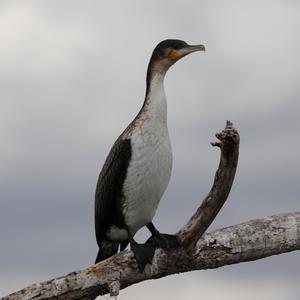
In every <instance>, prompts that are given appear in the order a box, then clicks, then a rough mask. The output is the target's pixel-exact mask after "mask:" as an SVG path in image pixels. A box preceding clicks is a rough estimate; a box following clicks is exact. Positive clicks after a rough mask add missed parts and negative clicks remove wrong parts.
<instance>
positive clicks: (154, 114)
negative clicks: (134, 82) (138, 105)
mask: <svg viewBox="0 0 300 300" xmlns="http://www.w3.org/2000/svg"><path fill="white" fill-rule="evenodd" d="M165 75H166V70H162V69H160V68H155V66H151V65H149V67H148V72H147V88H146V97H145V102H144V105H143V108H142V111H145V113H146V114H147V115H148V116H150V117H151V118H153V119H156V121H161V122H163V123H166V122H167V100H166V94H165V89H164V78H165Z"/></svg>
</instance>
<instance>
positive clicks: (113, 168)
mask: <svg viewBox="0 0 300 300" xmlns="http://www.w3.org/2000/svg"><path fill="white" fill-rule="evenodd" d="M130 158H131V143H130V140H129V139H121V138H119V139H118V140H117V141H116V142H115V143H114V145H113V147H112V149H111V150H110V153H109V155H108V157H107V158H106V161H105V163H104V166H103V168H102V170H101V172H100V175H99V178H98V183H97V188H96V194H95V229H96V238H97V243H98V245H99V247H100V242H101V239H103V238H104V237H105V236H104V234H105V232H106V230H107V229H108V228H109V226H110V225H111V224H114V225H119V226H121V225H122V224H120V223H122V214H121V200H122V197H123V194H122V187H123V183H124V180H125V176H126V172H127V168H128V165H129V161H130Z"/></svg>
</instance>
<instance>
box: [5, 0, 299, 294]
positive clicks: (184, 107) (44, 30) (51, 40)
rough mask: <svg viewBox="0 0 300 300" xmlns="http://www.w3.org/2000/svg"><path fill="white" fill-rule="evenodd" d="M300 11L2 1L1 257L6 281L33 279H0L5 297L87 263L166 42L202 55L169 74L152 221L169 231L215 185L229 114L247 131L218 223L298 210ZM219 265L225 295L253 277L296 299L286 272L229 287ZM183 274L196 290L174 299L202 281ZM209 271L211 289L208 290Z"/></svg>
mask: <svg viewBox="0 0 300 300" xmlns="http://www.w3.org/2000/svg"><path fill="white" fill-rule="evenodd" d="M299 6H300V5H299V3H298V2H297V1H264V2H262V1H251V2H244V1H234V0H231V1H226V3H225V2H222V3H220V2H219V1H209V2H206V1H198V2H195V1H185V3H184V5H183V4H182V3H181V1H172V5H170V2H169V1H151V2H145V1H131V2H130V4H128V3H127V2H126V3H125V2H122V3H118V4H117V3H107V4H106V5H104V4H103V2H99V1H94V0H90V1H85V2H82V1H72V5H71V4H70V2H69V1H59V2H57V1H43V2H40V1H26V4H25V3H23V2H21V1H3V2H1V5H0V39H1V41H2V42H1V52H0V66H1V68H0V79H1V80H0V99H1V100H0V103H1V109H0V136H1V142H0V144H1V147H0V164H1V172H0V190H1V204H0V208H1V209H0V234H1V241H2V243H3V244H2V245H1V250H2V251H1V254H2V255H1V258H0V265H1V270H10V274H13V275H12V277H11V278H14V274H16V273H20V274H22V273H24V272H25V274H26V273H27V272H26V271H27V270H31V274H32V275H30V276H29V275H28V278H27V279H26V276H25V277H20V278H19V279H17V278H16V279H15V280H12V281H10V284H8V283H7V281H6V282H5V281H3V282H2V281H1V286H0V294H4V293H6V292H8V291H12V290H13V289H15V288H20V287H21V286H22V285H26V284H29V283H30V282H29V281H30V279H32V280H33V281H37V280H39V279H47V277H50V276H57V275H60V273H63V272H64V273H67V272H69V271H71V270H73V269H78V268H80V267H83V266H86V265H88V264H90V263H92V262H93V260H94V255H95V253H96V243H95V240H94V232H93V193H94V188H95V184H96V180H97V176H98V172H99V170H100V167H101V164H102V163H103V161H104V159H105V156H106V154H107V152H108V151H109V147H110V146H111V144H112V143H113V141H114V140H115V138H116V137H117V136H118V135H119V133H120V132H121V131H122V130H123V129H124V127H125V126H126V125H127V124H128V122H129V121H130V120H131V119H132V118H133V117H134V116H135V114H136V113H137V111H138V110H139V108H140V106H141V104H142V102H143V97H144V92H145V91H144V90H145V72H146V67H147V62H148V59H149V56H150V55H151V51H152V48H153V47H154V46H155V44H156V43H157V42H158V41H160V40H161V39H164V38H181V39H184V40H186V41H187V42H190V43H194V44H196V43H203V44H205V45H206V47H207V52H206V53H197V54H193V55H191V56H189V57H187V58H185V59H184V60H182V61H180V62H179V63H178V64H176V65H175V66H174V67H172V69H171V70H170V72H169V73H168V75H167V77H166V92H167V96H168V109H169V130H170V133H171V139H172V145H173V151H174V169H173V174H172V179H171V183H170V185H169V188H168V190H167V192H166V194H165V195H164V199H163V201H162V203H161V205H160V207H159V210H158V213H157V216H156V218H155V222H156V223H157V224H158V225H159V228H162V230H164V231H170V232H171V231H173V232H174V231H176V230H177V229H178V228H179V227H180V226H181V225H182V224H184V222H186V220H187V219H188V217H189V216H190V215H191V213H192V212H193V210H194V209H195V208H196V207H197V205H198V204H199V201H200V199H201V198H202V197H203V196H205V194H206V193H207V191H208V190H209V187H210V184H211V181H212V178H213V174H214V171H215V169H216V167H217V163H218V157H219V153H218V149H213V148H212V147H211V146H210V145H209V142H210V141H212V140H214V133H215V132H216V131H219V130H221V129H222V128H223V127H224V124H225V120H226V119H230V120H232V121H233V122H234V123H235V125H236V126H237V128H238V129H239V131H240V133H241V154H240V161H239V168H238V173H237V178H236V181H235V184H234V187H233V190H232V193H231V195H230V199H229V200H228V203H227V204H226V205H225V207H224V209H223V210H222V211H221V213H220V215H219V216H218V217H217V220H216V221H215V222H214V224H213V226H215V227H218V226H224V225H227V226H228V225H231V224H233V223H237V222H242V221H246V220H247V219H250V218H255V217H259V216H261V217H262V216H266V215H270V214H273V213H278V212H284V211H292V210H299V205H298V203H299V201H298V198H299V197H298V195H299V188H298V181H297V179H298V178H299V175H300V174H299V147H300V143H299V133H298V131H299V130H298V129H299V127H300V121H299V110H300V104H299V95H300V88H299V84H298V81H299V75H300V74H299V70H300V60H299V57H298V56H299V54H298V50H299V47H300V38H299V29H300V19H299V17H298V11H299ZM170 207H172V210H170ZM141 237H143V233H142V234H141ZM79 241H80V242H79ZM25 244H26V245H27V247H25V249H24V245H25ZM79 244H80V245H79ZM56 245H60V246H59V247H58V248H57V247H56ZM68 246H69V247H68ZM19 249H22V251H21V253H20V250H19ZM70 249H72V251H71V252H72V253H70ZM45 256H46V257H47V260H45V259H44V257H45ZM298 256H299V254H298ZM298 256H297V254H295V255H294V256H292V255H287V256H284V257H283V258H281V257H280V258H278V257H277V258H276V259H274V260H272V263H270V262H269V261H268V260H264V261H263V262H255V263H253V266H254V267H253V268H254V269H255V270H260V272H258V273H259V274H260V273H262V270H265V269H267V266H268V267H269V268H270V269H269V271H268V272H267V274H265V276H271V274H272V273H273V272H274V270H276V271H278V270H279V269H280V270H281V272H282V271H283V270H288V271H286V277H288V278H292V275H290V277H289V275H288V274H289V273H290V274H295V273H296V274H298V273H297V272H298V271H297V266H296V264H295V263H293V262H294V260H295V259H299V258H298ZM232 268H233V269H234V270H235V269H236V270H237V271H236V272H237V274H241V273H243V271H241V269H239V268H236V267H232ZM222 272H223V271H222ZM222 272H221V274H222V276H221V277H222V278H221V277H219V279H218V285H219V286H221V287H222V289H220V291H221V290H222V291H223V293H221V292H220V293H221V295H222V298H224V299H226V297H227V295H228V294H230V291H229V290H230V289H233V286H235V287H236V290H237V291H238V293H240V292H239V291H242V290H244V289H245V290H247V288H249V286H250V285H252V287H253V286H255V287H257V289H258V290H259V291H260V293H262V294H263V295H265V298H272V299H293V296H290V298H288V297H285V296H284V295H287V293H288V290H289V289H290V290H291V291H293V289H295V286H296V284H295V285H294V283H293V281H291V283H289V280H285V281H284V283H283V284H282V287H281V289H282V290H281V291H282V292H281V291H279V290H278V289H279V288H278V285H277V284H276V283H277V282H278V281H277V279H274V281H273V279H272V278H271V277H270V278H271V279H270V282H264V284H265V285H264V286H266V288H265V287H264V286H263V285H262V284H261V283H260V279H261V277H259V274H258V277H259V278H260V279H259V280H256V281H255V280H254V279H253V277H251V278H249V280H250V283H249V284H248V282H247V280H246V279H245V281H243V282H241V281H237V285H238V286H236V285H235V284H234V283H233V281H231V280H227V281H226V277H227V273H226V270H225V271H224V272H225V273H226V274H225V273H222ZM247 272H248V271H247ZM6 273H7V272H5V274H6ZM0 274H1V272H0ZM3 274H4V273H3ZM5 274H4V275H0V276H2V277H3V276H5ZM203 274H205V273H203ZM188 276H191V277H188V278H191V279H190V282H191V285H189V284H188V282H186V281H185V284H184V285H182V286H183V289H182V294H181V295H182V296H181V298H180V299H187V298H186V297H187V296H188V297H195V295H194V294H193V293H196V294H197V292H196V291H197V290H196V289H194V288H193V286H194V284H196V283H195V281H194V280H193V278H194V277H193V276H195V278H196V275H195V273H193V274H191V275H188ZM249 276H250V275H249ZM175 278H176V277H172V278H169V279H166V280H165V281H164V282H165V285H166V286H168V284H170V285H171V284H172V282H173V281H174V280H176V279H175ZM180 278H181V279H180V280H183V278H184V276H182V277H180ZM201 278H202V277H201ZM207 278H208V277H207ZM207 278H206V279H203V278H202V280H203V281H204V282H206V284H207V286H208V287H210V286H211V284H212V285H214V280H215V279H214V278H210V277H209V278H208V279H207ZM271 281H272V282H275V288H274V289H271V285H272V284H271ZM145 284H148V283H145ZM185 285H186V286H187V287H188V288H186V289H185V288H184V286H185ZM6 286H7V288H6ZM226 287H228V289H227V288H226ZM189 288H190V290H191V291H192V292H191V293H192V294H189ZM135 289H137V290H138V289H139V286H137V287H133V288H132V289H128V291H129V292H128V293H129V294H130V291H135ZM141 289H142V288H141ZM209 289H210V288H208V289H207V290H209ZM249 289H251V287H250V288H249ZM156 290H157V293H159V290H160V287H157V286H155V288H154V292H155V293H156ZM2 291H3V292H2ZM213 292H214V293H215V295H214V297H219V298H220V294H218V293H219V291H218V290H214V291H213ZM166 293H167V291H166ZM178 293H181V292H180V291H178ZM203 293H204V294H205V291H203ZM268 293H269V294H268ZM271 293H274V295H273V294H271ZM129 294H128V295H129ZM231 294H232V293H231ZM246 294H248V293H246ZM124 295H127V294H126V292H124ZM143 295H144V293H143ZM238 295H239V296H240V294H237V296H236V297H237V298H231V299H241V298H238ZM288 295H290V294H288ZM269 296H270V297H269ZM271 296H272V297H271ZM125 297H127V296H124V299H126V298H125ZM128 297H129V296H128ZM155 297H156V298H157V299H160V298H159V297H160V296H159V294H156V296H155ZM234 297H235V296H234ZM276 297H277V298H276ZM131 299H134V298H133V296H132V298H131ZM161 299H164V296H161ZM243 299H246V298H244V297H243Z"/></svg>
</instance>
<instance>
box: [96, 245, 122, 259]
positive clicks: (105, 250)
mask: <svg viewBox="0 0 300 300" xmlns="http://www.w3.org/2000/svg"><path fill="white" fill-rule="evenodd" d="M118 248H119V243H117V242H110V241H106V240H101V242H100V247H99V251H98V255H97V258H96V261H95V264H96V263H98V262H100V261H102V260H104V259H107V258H109V257H111V256H113V255H114V254H116V253H117V252H118Z"/></svg>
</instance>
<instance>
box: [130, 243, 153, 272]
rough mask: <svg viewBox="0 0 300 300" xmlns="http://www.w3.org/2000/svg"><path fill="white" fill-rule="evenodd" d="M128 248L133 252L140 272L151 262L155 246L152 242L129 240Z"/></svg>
mask: <svg viewBox="0 0 300 300" xmlns="http://www.w3.org/2000/svg"><path fill="white" fill-rule="evenodd" d="M130 248H131V250H132V252H133V254H134V257H135V259H136V262H137V264H138V268H139V270H140V272H143V271H144V269H145V266H146V265H147V264H150V265H151V264H152V259H153V256H154V252H155V247H154V246H153V245H152V244H138V243H136V242H131V244H130Z"/></svg>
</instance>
